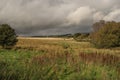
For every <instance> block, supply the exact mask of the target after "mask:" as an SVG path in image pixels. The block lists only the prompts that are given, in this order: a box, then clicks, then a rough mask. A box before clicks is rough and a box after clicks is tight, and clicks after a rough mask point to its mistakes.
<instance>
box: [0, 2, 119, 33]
mask: <svg viewBox="0 0 120 80" xmlns="http://www.w3.org/2000/svg"><path fill="white" fill-rule="evenodd" d="M0 1H1V3H0V23H8V24H10V25H11V26H12V27H13V28H14V29H16V32H17V33H18V34H19V35H49V34H64V33H75V32H90V31H91V30H92V28H91V26H92V24H93V22H95V21H98V20H100V19H104V20H116V21H120V18H119V17H118V16H120V6H119V3H120V0H0Z"/></svg>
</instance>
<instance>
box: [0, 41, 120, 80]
mask: <svg viewBox="0 0 120 80" xmlns="http://www.w3.org/2000/svg"><path fill="white" fill-rule="evenodd" d="M119 75H120V50H119V48H115V49H96V48H94V47H93V46H92V45H91V44H90V43H89V42H76V41H74V40H72V39H68V40H65V39H19V41H18V43H17V45H16V46H15V47H14V48H13V49H12V50H4V49H0V80H120V76H119Z"/></svg>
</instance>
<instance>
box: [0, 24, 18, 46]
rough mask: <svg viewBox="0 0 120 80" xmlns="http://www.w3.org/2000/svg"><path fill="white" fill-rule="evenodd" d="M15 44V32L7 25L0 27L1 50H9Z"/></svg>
mask: <svg viewBox="0 0 120 80" xmlns="http://www.w3.org/2000/svg"><path fill="white" fill-rule="evenodd" d="M16 42H17V35H16V33H15V30H14V29H12V28H11V27H10V26H9V25H8V24H2V25H0V46H2V47H3V48H11V47H12V46H14V45H15V44H16Z"/></svg>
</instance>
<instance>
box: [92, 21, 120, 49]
mask: <svg viewBox="0 0 120 80" xmlns="http://www.w3.org/2000/svg"><path fill="white" fill-rule="evenodd" d="M91 42H92V43H93V44H94V45H95V47H97V48H111V47H119V46H120V23H117V22H106V23H105V25H103V27H101V28H100V29H99V30H98V31H97V32H94V33H92V35H91Z"/></svg>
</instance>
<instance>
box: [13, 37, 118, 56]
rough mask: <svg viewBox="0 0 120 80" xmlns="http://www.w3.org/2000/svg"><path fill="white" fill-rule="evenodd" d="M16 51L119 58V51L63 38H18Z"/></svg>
mask: <svg viewBox="0 0 120 80" xmlns="http://www.w3.org/2000/svg"><path fill="white" fill-rule="evenodd" d="M15 48H16V49H17V48H18V49H29V50H41V51H44V52H47V53H51V52H53V53H62V52H65V51H66V52H68V53H74V54H78V53H81V52H86V53H91V52H97V53H110V54H115V55H119V56H120V50H119V49H96V48H94V47H93V46H92V45H91V44H90V43H89V42H76V41H75V40H73V39H65V38H23V37H22V38H18V43H17V45H16V46H15Z"/></svg>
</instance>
